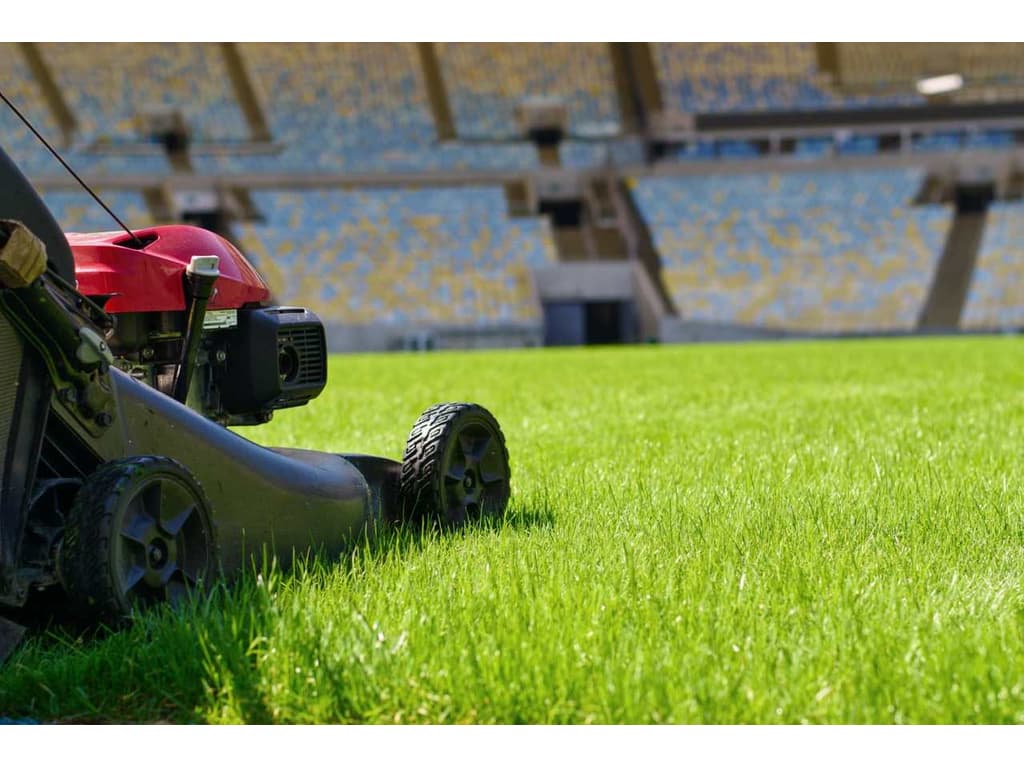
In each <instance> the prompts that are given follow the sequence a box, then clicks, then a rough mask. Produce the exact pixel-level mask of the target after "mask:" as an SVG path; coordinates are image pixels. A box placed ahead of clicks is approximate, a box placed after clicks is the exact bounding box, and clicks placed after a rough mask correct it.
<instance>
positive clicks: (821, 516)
mask: <svg viewBox="0 0 1024 768" xmlns="http://www.w3.org/2000/svg"><path fill="white" fill-rule="evenodd" d="M330 376H331V383H330V385H329V388H328V392H327V394H325V395H324V396H322V397H321V398H320V399H319V400H317V401H315V402H314V403H313V404H312V405H311V406H310V407H308V408H305V409H298V410H296V411H294V412H281V413H279V414H278V416H277V418H276V419H275V421H274V422H273V423H272V424H270V425H268V426H266V427H264V428H260V429H259V430H256V431H254V432H252V433H247V434H251V436H253V437H254V438H255V439H257V440H258V441H260V442H266V443H269V444H284V445H302V446H310V447H315V448H320V449H326V450H339V451H340V450H356V451H364V452H370V453H380V454H383V455H389V456H396V457H397V456H401V453H402V449H403V445H404V440H405V436H406V434H407V432H408V429H409V427H410V426H411V425H412V423H413V421H414V420H415V419H416V417H417V415H418V414H419V412H420V411H421V410H422V409H424V408H426V407H427V406H429V405H430V404H432V403H434V402H436V401H441V400H474V401H478V402H481V403H483V404H485V405H486V406H488V407H489V408H490V409H491V410H492V411H493V412H494V414H495V415H496V416H497V417H498V419H499V420H500V421H501V423H502V426H503V427H504V430H505V434H506V436H507V438H508V443H509V450H510V453H511V459H512V472H513V505H512V508H511V510H510V512H509V514H508V516H507V519H506V520H504V521H502V522H500V523H495V524H489V525H481V526H477V527H474V528H470V529H468V530H464V531H461V532H458V533H456V534H454V535H443V536H442V535H436V534H429V533H428V534H425V535H420V534H418V533H417V532H414V531H400V532H397V533H393V534H390V535H387V536H384V537H382V538H381V539H380V540H378V541H376V542H374V543H370V544H362V545H359V546H356V547H354V548H353V551H352V553H351V556H350V557H348V558H346V559H345V560H344V561H343V562H339V563H329V564H319V565H317V564H314V565H312V566H310V567H308V568H306V569H305V570H304V571H302V572H299V573H292V574H285V575H282V574H279V573H275V572H273V571H270V572H267V573H266V574H264V575H262V576H260V577H259V578H255V577H251V578H247V579H245V580H244V581H243V582H242V583H241V584H239V585H237V586H236V587H234V588H232V589H230V590H227V589H224V590H220V591H218V592H216V593H215V594H214V595H212V597H211V598H210V599H209V600H207V601H205V602H203V603H202V604H198V605H195V606H191V607H189V608H187V609H186V610H184V611H183V612H181V613H178V614H172V613H170V612H167V611H163V612H156V613H151V614H149V615H146V616H143V617H142V618H140V619H139V620H138V621H137V622H136V623H135V624H134V625H133V626H132V627H131V628H130V629H128V630H126V631H124V632H121V633H118V634H115V635H111V636H107V637H100V638H93V639H75V638H72V637H71V636H68V635H61V634H54V635H50V636H43V637H38V638H36V639H34V640H33V641H31V642H30V643H29V644H28V645H27V646H26V647H24V649H23V650H21V651H20V652H19V653H18V654H17V655H16V656H15V657H14V658H13V659H12V660H11V661H10V662H9V663H8V665H7V666H6V667H3V668H0V715H5V716H8V717H33V718H38V719H40V720H66V719H78V720H101V721H105V720H115V721H154V720H172V721H193V722H195V721H198V722H239V721H242V722H268V721H271V722H371V723H376V722H388V723H391V722H399V723H414V722H428V723H438V722H499V723H521V722H528V723H579V722H628V723H669V722H673V723H690V722H698V723H700V722H707V723H723V722H724V723H775V722H778V723H794V722H805V721H806V722H815V723H847V722H858V723H932V722H942V723H947V722H984V723H1020V722H1024V586H1022V574H1024V493H1022V476H1024V472H1022V461H1021V458H1022V454H1021V448H1022V445H1024V345H1022V343H1021V341H1020V340H1017V339H1010V338H961V339H939V338H935V339H914V340H885V341H882V340H880V341H850V342H841V343H827V342H822V343H779V344H765V345H755V344H751V345H735V346H711V345H709V346H691V347H642V348H626V349H567V350H538V351H508V352H493V353H492V352H487V353H483V352H480V353H465V354H461V353H458V354H457V353H437V354H429V355H389V356H352V357H335V358H333V359H332V361H331V370H330Z"/></svg>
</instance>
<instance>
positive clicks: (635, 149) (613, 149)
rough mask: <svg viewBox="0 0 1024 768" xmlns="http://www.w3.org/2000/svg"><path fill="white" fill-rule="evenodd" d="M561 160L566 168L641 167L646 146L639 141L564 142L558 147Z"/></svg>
mask: <svg viewBox="0 0 1024 768" xmlns="http://www.w3.org/2000/svg"><path fill="white" fill-rule="evenodd" d="M558 153H559V160H560V161H561V164H562V166H564V167H566V168H591V167H600V166H605V165H609V164H611V165H640V164H642V163H643V162H644V145H643V142H642V141H639V140H637V139H617V140H613V141H574V140H571V139H570V140H568V141H563V142H562V143H561V144H559V146H558Z"/></svg>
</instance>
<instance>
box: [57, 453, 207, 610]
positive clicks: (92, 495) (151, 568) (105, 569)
mask: <svg viewBox="0 0 1024 768" xmlns="http://www.w3.org/2000/svg"><path fill="white" fill-rule="evenodd" d="M216 568H217V554H216V545H215V541H214V532H213V521H212V516H211V512H210V505H209V502H208V501H207V499H206V494H204V493H203V490H202V488H201V487H200V486H199V483H198V481H197V480H196V479H195V477H193V475H192V473H191V472H190V471H189V470H188V469H186V468H185V467H184V466H182V465H181V464H179V463H178V462H176V461H173V460H172V459H168V458H164V457H162V456H133V457H131V458H127V459H119V460H117V461H111V462H109V463H107V464H104V465H102V466H101V467H100V468H99V469H97V470H96V471H95V472H94V473H93V474H92V475H90V476H89V477H88V478H87V479H86V481H85V483H84V485H83V486H82V488H81V490H80V491H79V492H78V495H77V496H76V497H75V502H74V504H73V505H72V507H71V512H70V513H69V514H68V519H67V525H66V527H65V532H64V541H63V543H62V544H61V554H60V570H61V578H62V581H63V584H64V588H65V590H66V591H67V592H68V595H69V596H70V598H71V601H72V604H73V606H74V607H75V609H76V612H77V613H78V614H79V615H80V616H82V617H83V618H88V619H95V620H116V619H120V618H123V617H125V616H127V615H128V614H129V613H130V612H131V610H132V608H133V607H145V606H147V605H150V604H153V603H157V602H162V601H168V602H171V603H174V602H177V601H180V600H181V599H182V598H184V597H185V595H186V594H187V593H188V592H189V591H190V590H192V589H195V588H198V587H200V586H201V585H202V583H203V582H204V580H206V579H208V578H209V577H210V576H211V575H212V574H213V573H214V571H215V570H216Z"/></svg>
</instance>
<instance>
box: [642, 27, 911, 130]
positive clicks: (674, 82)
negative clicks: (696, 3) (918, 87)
mask: <svg viewBox="0 0 1024 768" xmlns="http://www.w3.org/2000/svg"><path fill="white" fill-rule="evenodd" d="M651 45H652V47H653V50H654V60H655V67H656V70H657V72H658V82H659V83H660V85H661V92H662V98H663V100H664V102H665V105H666V107H668V108H669V109H675V110H679V111H683V112H698V113H701V112H707V113H719V112H759V111H767V110H812V109H821V108H823V107H854V106H869V105H870V106H877V105H882V104H907V103H919V102H921V101H922V99H921V97H920V96H918V95H917V94H915V93H913V92H912V91H908V92H906V93H895V94H853V93H843V92H840V91H838V90H837V89H836V88H834V87H833V86H832V84H831V79H830V77H829V76H828V75H826V74H824V73H821V72H818V70H817V61H816V55H815V50H814V43H652V44H651Z"/></svg>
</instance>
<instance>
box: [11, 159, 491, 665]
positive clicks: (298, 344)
mask: <svg viewBox="0 0 1024 768" xmlns="http://www.w3.org/2000/svg"><path fill="white" fill-rule="evenodd" d="M86 189H87V190H88V188H87V187H86ZM90 193H91V190H90ZM115 218H116V217H115ZM124 230H125V231H123V232H121V231H114V232H105V233H97V234H67V235H65V234H64V233H63V232H61V230H60V228H59V227H58V225H57V223H56V221H55V219H54V217H53V216H52V215H51V213H50V211H49V210H48V208H47V207H46V206H45V205H44V203H43V202H42V200H41V199H40V197H39V196H38V194H37V193H36V191H35V190H34V188H33V187H32V185H31V184H30V183H29V181H28V180H27V179H26V178H25V176H24V175H23V174H22V173H21V171H20V170H19V168H18V167H17V166H16V165H15V163H14V162H13V161H12V160H11V159H10V157H9V156H8V155H7V153H6V152H5V151H3V149H2V148H0V609H2V608H3V607H8V608H17V607H20V606H23V605H24V604H25V603H26V601H27V600H28V598H29V596H30V594H32V593H34V592H35V591H39V590H52V589H55V590H63V592H64V593H66V602H67V603H68V604H69V606H70V608H71V610H73V612H74V613H75V614H76V615H77V616H78V617H79V618H83V617H84V618H85V619H86V620H90V621H96V622H109V621H112V620H115V621H116V620H118V619H119V618H121V617H124V616H126V615H129V614H130V613H131V612H132V611H133V610H136V609H138V608H140V607H144V606H146V605H148V604H151V603H154V602H158V601H172V602H173V601H176V600H180V599H181V598H182V597H183V596H185V595H186V594H188V593H189V592H191V591H195V590H197V589H201V588H202V586H203V585H204V584H205V585H209V584H210V583H211V581H213V580H216V579H220V578H230V576H231V575H232V574H235V573H238V572H239V570H240V569H242V568H244V567H246V566H247V565H248V564H249V563H250V562H251V559H252V558H253V557H254V556H260V555H261V553H263V552H265V551H266V550H267V549H268V548H269V550H270V551H271V552H272V553H273V555H274V557H276V559H277V560H278V562H279V563H280V564H281V565H282V566H283V567H288V565H289V564H290V563H291V562H292V561H293V559H294V558H295V557H297V556H301V555H303V554H304V553H309V552H310V551H316V552H318V553H321V554H323V555H325V556H327V557H330V556H336V555H338V554H339V553H340V552H341V551H342V550H343V549H344V548H345V546H346V545H348V544H350V543H351V542H352V541H353V539H354V538H356V537H361V536H364V535H372V534H373V533H374V531H376V530H378V529H379V527H380V526H381V525H386V524H390V523H396V522H399V521H412V522H414V523H417V524H422V523H423V521H435V522H436V523H438V524H440V525H444V526H457V525H460V524H463V523H466V522H468V521H472V520H473V519H475V518H480V517H482V516H486V515H500V514H501V513H502V512H503V511H504V509H505V507H506V504H507V502H508V498H509V477H510V470H509V462H508V452H507V450H506V447H505V440H504V436H503V434H502V431H501V428H500V427H499V425H498V422H497V421H496V420H495V418H494V417H493V416H492V415H491V414H490V413H489V412H488V411H487V410H486V409H485V408H483V407H481V406H479V405H475V404H470V403H444V404H440V405H435V406H433V407H431V408H429V409H427V410H426V411H425V412H424V413H423V415H422V416H421V417H420V418H419V420H418V421H417V422H416V423H415V425H414V426H413V428H412V431H411V433H410V434H409V438H408V442H407V445H406V449H405V454H404V457H403V459H402V461H401V462H398V461H394V460H391V459H387V458H379V457H375V456H365V455H359V454H333V453H321V452H316V451H310V450H298V449H286V448H266V447H262V446H259V445H256V444H255V443H253V442H250V441H249V440H247V439H245V438H244V437H242V436H240V435H238V434H236V433H235V432H234V431H232V430H231V429H228V427H231V426H240V425H252V424H261V423H264V422H266V421H268V420H269V419H270V418H271V417H272V416H273V414H274V412H275V411H276V410H279V409H282V408H293V407H297V406H302V405H305V404H306V403H308V402H309V401H310V400H312V399H313V398H315V397H317V395H319V394H320V393H321V391H322V390H323V389H324V387H325V385H326V383H327V369H328V366H327V345H326V339H325V334H324V328H323V325H322V324H321V322H320V321H319V319H318V318H317V316H316V315H315V314H314V313H313V312H311V311H310V310H308V309H304V308H300V307H288V306H276V305H275V304H274V303H273V300H272V297H271V292H270V290H269V289H268V286H267V284H266V283H265V282H264V280H263V279H262V278H261V277H260V275H259V274H258V272H257V271H256V270H255V269H254V268H253V266H252V265H251V264H250V263H249V262H248V261H247V260H246V259H245V257H244V256H243V255H242V254H241V253H240V252H239V251H238V249H236V248H235V247H234V246H233V245H232V244H231V243H229V242H228V241H227V240H225V239H224V238H222V237H220V236H219V235H217V234H215V233H213V232H210V231H207V230H204V229H201V228H197V227H192V226H181V225H169V226H156V227H150V228H146V229H140V230H135V231H132V230H130V229H128V228H127V227H125V228H124ZM19 631H20V627H18V626H16V625H15V624H13V623H12V622H10V621H8V620H7V619H3V618H0V658H2V656H3V654H4V653H5V652H6V651H9V649H10V646H11V645H12V644H13V642H14V640H16V639H17V633H18V632H19ZM4 637H6V640H5V639H4ZM12 638H13V639H12Z"/></svg>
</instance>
